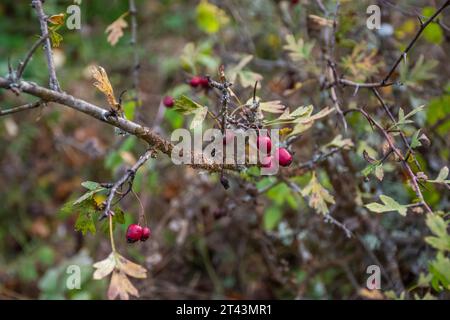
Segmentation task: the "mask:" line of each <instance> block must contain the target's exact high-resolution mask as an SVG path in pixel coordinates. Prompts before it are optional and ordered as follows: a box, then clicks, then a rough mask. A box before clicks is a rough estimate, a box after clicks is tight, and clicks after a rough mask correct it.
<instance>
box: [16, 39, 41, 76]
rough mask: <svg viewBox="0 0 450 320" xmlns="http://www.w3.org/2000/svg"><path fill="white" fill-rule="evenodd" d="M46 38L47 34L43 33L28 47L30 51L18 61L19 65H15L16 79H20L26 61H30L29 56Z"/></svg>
mask: <svg viewBox="0 0 450 320" xmlns="http://www.w3.org/2000/svg"><path fill="white" fill-rule="evenodd" d="M47 38H48V34H46V35H43V36H41V37H39V39H38V40H37V41H36V42H35V43H34V44H33V46H32V47H31V48H30V51H28V53H27V55H26V56H25V59H24V60H23V61H21V62H20V63H19V66H18V67H17V75H16V77H17V79H20V78H21V77H22V74H23V72H24V71H25V68H26V67H27V64H28V62H29V61H30V59H31V57H32V56H33V54H34V53H35V51H36V50H37V48H39V46H40V45H41V44H43V43H44V41H45V40H46V39H47Z"/></svg>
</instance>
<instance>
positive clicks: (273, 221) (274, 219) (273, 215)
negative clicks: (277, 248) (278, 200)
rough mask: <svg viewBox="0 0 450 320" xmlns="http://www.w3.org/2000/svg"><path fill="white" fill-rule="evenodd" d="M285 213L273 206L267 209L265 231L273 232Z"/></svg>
mask: <svg viewBox="0 0 450 320" xmlns="http://www.w3.org/2000/svg"><path fill="white" fill-rule="evenodd" d="M282 215H283V212H282V211H281V210H280V208H278V207H275V206H272V207H269V208H267V209H266V211H265V212H264V229H265V230H268V231H270V230H273V229H274V228H275V227H276V226H277V225H278V223H279V222H280V220H281V217H282Z"/></svg>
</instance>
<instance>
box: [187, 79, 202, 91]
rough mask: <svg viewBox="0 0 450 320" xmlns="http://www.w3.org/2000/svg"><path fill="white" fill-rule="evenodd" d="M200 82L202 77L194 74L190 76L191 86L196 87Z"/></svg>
mask: <svg viewBox="0 0 450 320" xmlns="http://www.w3.org/2000/svg"><path fill="white" fill-rule="evenodd" d="M201 83H202V78H201V77H199V76H195V77H192V78H191V81H189V84H190V85H191V87H193V88H197V87H198V86H199V85H200V84H201Z"/></svg>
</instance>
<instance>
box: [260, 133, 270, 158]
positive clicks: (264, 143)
mask: <svg viewBox="0 0 450 320" xmlns="http://www.w3.org/2000/svg"><path fill="white" fill-rule="evenodd" d="M261 146H263V147H264V146H265V148H266V153H267V154H269V153H270V151H271V150H272V140H270V138H269V137H268V136H259V137H258V139H257V140H256V147H257V148H258V149H260V148H261Z"/></svg>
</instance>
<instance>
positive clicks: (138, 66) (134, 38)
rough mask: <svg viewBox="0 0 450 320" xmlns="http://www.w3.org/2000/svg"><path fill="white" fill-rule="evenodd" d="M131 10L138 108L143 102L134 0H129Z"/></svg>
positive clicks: (134, 76)
mask: <svg viewBox="0 0 450 320" xmlns="http://www.w3.org/2000/svg"><path fill="white" fill-rule="evenodd" d="M129 11H130V16H131V40H130V45H131V46H132V48H133V66H132V69H131V73H132V78H133V90H134V102H135V107H136V108H138V107H139V106H140V104H141V101H140V99H139V69H140V63H139V51H138V46H137V36H138V35H137V28H138V24H137V9H136V3H135V2H134V0H130V1H129Z"/></svg>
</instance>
